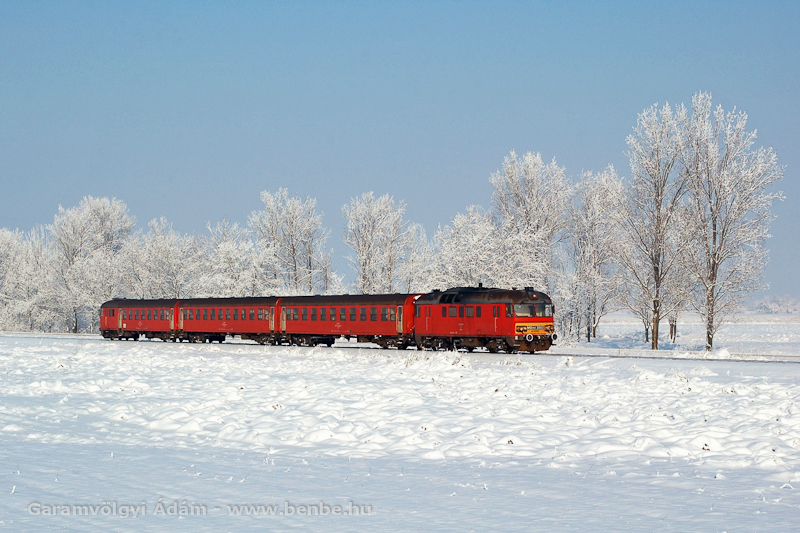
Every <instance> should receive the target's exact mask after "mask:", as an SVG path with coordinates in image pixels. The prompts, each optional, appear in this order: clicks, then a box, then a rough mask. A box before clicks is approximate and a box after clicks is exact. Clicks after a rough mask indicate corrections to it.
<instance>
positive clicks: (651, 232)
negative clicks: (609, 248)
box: [617, 104, 686, 350]
mask: <svg viewBox="0 0 800 533" xmlns="http://www.w3.org/2000/svg"><path fill="white" fill-rule="evenodd" d="M685 115H686V110H685V108H684V107H683V106H681V107H678V108H677V109H676V110H675V111H673V110H672V108H671V107H670V106H669V104H665V105H664V106H663V107H661V108H660V109H659V108H658V106H657V105H653V106H651V107H649V108H648V109H645V110H644V111H643V112H642V113H640V114H639V117H638V120H637V124H636V128H635V129H634V133H633V134H632V135H629V136H628V138H627V143H628V149H629V152H628V157H629V159H630V165H631V173H632V177H631V181H630V182H629V184H628V187H627V190H626V194H625V200H624V201H623V202H621V203H620V204H619V208H618V210H617V216H618V221H619V223H620V225H621V227H622V232H621V237H622V239H621V243H620V244H621V246H620V254H619V258H620V261H621V262H622V264H623V265H624V266H625V269H626V279H627V288H628V292H629V298H628V307H629V308H630V309H631V311H633V312H634V313H636V314H637V315H638V316H639V317H640V318H641V319H642V320H643V321H645V322H648V321H649V323H650V325H651V330H652V341H651V347H652V348H653V349H654V350H655V349H658V333H659V332H658V329H659V323H660V322H661V320H662V318H663V317H664V316H667V315H668V314H669V313H670V312H671V311H672V307H674V306H675V305H679V304H680V303H681V302H679V301H677V300H678V299H675V298H668V296H669V295H670V294H672V295H674V294H676V293H677V291H678V290H679V288H680V287H679V286H678V285H677V283H676V282H677V281H678V280H679V278H680V276H679V273H678V272H677V270H678V267H679V258H680V255H681V253H682V249H683V248H685V246H683V245H682V243H681V241H680V238H679V236H678V230H679V227H678V224H677V213H678V209H679V207H680V204H681V200H682V198H683V196H684V193H685V192H686V178H685V176H683V175H682V173H680V172H679V169H678V165H677V163H678V153H679V150H680V144H681V139H680V137H681V133H680V128H679V125H680V124H681V123H682V121H683V120H685ZM665 297H667V298H665ZM645 334H647V331H645Z"/></svg>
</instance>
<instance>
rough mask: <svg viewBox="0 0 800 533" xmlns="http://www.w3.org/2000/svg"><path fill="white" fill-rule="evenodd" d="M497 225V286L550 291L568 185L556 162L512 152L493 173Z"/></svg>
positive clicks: (562, 233) (562, 231) (564, 226)
mask: <svg viewBox="0 0 800 533" xmlns="http://www.w3.org/2000/svg"><path fill="white" fill-rule="evenodd" d="M490 182H491V184H492V186H493V187H494V193H493V195H492V206H493V212H494V216H495V224H496V226H497V228H498V230H499V234H500V235H502V236H503V237H504V242H503V244H502V250H503V254H502V255H500V256H498V257H499V258H502V259H503V262H504V264H503V266H502V268H500V269H499V270H500V272H502V273H505V278H504V279H497V280H496V282H497V283H498V284H499V285H501V286H518V287H523V286H534V287H538V288H542V289H544V290H546V291H550V292H552V288H553V287H554V285H555V280H554V272H556V270H557V265H556V262H555V258H554V251H555V249H556V247H557V245H558V244H559V243H560V242H561V241H562V240H563V239H564V237H565V234H566V229H567V217H566V212H567V210H566V207H567V205H568V202H569V199H570V196H571V194H572V186H571V184H570V183H569V182H568V181H567V179H566V177H565V175H564V168H563V167H559V166H558V164H557V163H556V161H555V159H554V160H553V161H551V162H550V163H549V164H544V162H543V161H542V157H541V155H540V154H538V153H536V154H534V153H531V152H528V153H526V154H525V155H523V156H522V158H519V157H517V155H516V153H514V151H512V152H511V153H510V154H509V155H508V156H507V157H506V158H505V160H504V161H503V169H502V170H501V171H499V172H495V173H494V174H492V176H491V178H490Z"/></svg>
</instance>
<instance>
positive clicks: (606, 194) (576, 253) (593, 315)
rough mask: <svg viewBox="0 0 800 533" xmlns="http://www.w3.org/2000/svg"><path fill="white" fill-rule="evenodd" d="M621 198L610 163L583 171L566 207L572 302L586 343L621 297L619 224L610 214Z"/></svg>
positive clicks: (615, 173)
mask: <svg viewBox="0 0 800 533" xmlns="http://www.w3.org/2000/svg"><path fill="white" fill-rule="evenodd" d="M621 201H622V182H621V181H620V179H619V178H618V177H617V172H616V171H615V170H614V167H612V166H609V167H608V168H606V169H605V170H603V171H602V172H600V173H598V174H593V173H591V172H585V173H584V174H583V175H582V176H581V181H580V183H579V184H578V186H577V188H576V194H575V201H574V202H573V203H572V205H571V206H570V208H569V220H570V229H569V239H568V243H569V244H568V246H567V249H568V251H569V252H568V253H569V256H570V260H571V263H572V265H574V272H575V279H576V283H577V292H578V293H579V294H574V295H573V296H572V300H571V301H573V302H576V304H577V305H576V307H577V309H576V310H575V312H576V313H577V314H579V315H580V316H582V322H583V325H584V327H585V330H586V340H587V342H590V341H591V338H592V337H596V336H597V326H598V324H599V323H600V319H601V318H602V317H603V316H604V315H606V314H608V313H609V312H611V311H613V310H614V309H615V308H616V305H617V304H618V303H619V299H620V297H621V296H622V294H621V289H622V279H621V278H622V276H621V273H620V267H619V264H618V262H617V251H618V250H617V249H618V242H619V227H618V225H617V224H616V223H615V222H614V216H613V214H614V211H615V209H616V208H617V207H618V206H619V204H620V203H621ZM562 290H563V289H562ZM562 311H564V309H563V308H562Z"/></svg>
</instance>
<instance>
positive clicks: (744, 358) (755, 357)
mask: <svg viewBox="0 0 800 533" xmlns="http://www.w3.org/2000/svg"><path fill="white" fill-rule="evenodd" d="M0 336H8V337H10V336H16V337H26V338H40V339H54V338H63V339H64V340H80V341H82V342H87V341H88V342H104V343H105V342H109V341H108V340H106V339H103V338H101V337H99V336H96V335H91V334H77V335H76V334H71V333H44V334H42V333H12V332H2V333H0ZM142 342H150V341H142ZM240 343H241V344H248V345H252V344H253V343H252V342H251V341H242V340H241V339H238V338H237V339H231V340H228V341H226V344H240ZM333 347H334V348H339V349H376V350H380V349H381V348H380V347H379V346H377V345H372V344H356V343H349V342H348V343H337V344H335V345H334V346H333ZM409 351H412V350H411V349H409ZM463 353H464V355H469V356H472V357H474V356H479V357H480V358H481V359H484V360H486V359H489V358H491V359H497V358H502V357H515V356H517V355H518V354H505V353H497V354H490V353H489V352H472V353H469V354H468V353H467V352H463ZM683 354H688V356H685V355H683ZM525 355H528V354H525ZM534 355H537V356H546V357H574V358H582V357H583V358H588V359H658V360H664V361H709V362H721V363H732V362H735V363H783V364H800V355H786V354H752V353H731V354H730V357H704V352H682V355H681V356H679V357H676V356H670V355H667V354H654V355H647V354H643V353H641V352H640V351H637V352H634V353H630V352H629V353H625V352H623V351H621V350H620V351H618V352H617V353H613V352H606V353H585V352H561V351H557V352H551V351H546V352H536V353H535V354H534Z"/></svg>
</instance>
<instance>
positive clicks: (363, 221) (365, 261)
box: [342, 192, 413, 294]
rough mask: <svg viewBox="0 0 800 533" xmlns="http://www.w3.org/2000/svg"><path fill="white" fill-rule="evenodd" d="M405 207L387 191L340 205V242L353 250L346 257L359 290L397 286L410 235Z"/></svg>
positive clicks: (375, 290)
mask: <svg viewBox="0 0 800 533" xmlns="http://www.w3.org/2000/svg"><path fill="white" fill-rule="evenodd" d="M405 209H406V206H405V204H404V203H403V202H399V203H397V202H395V200H394V198H392V197H391V196H389V195H388V194H384V195H383V196H381V197H379V198H375V195H374V194H373V193H372V192H368V193H365V194H362V195H361V196H360V197H358V198H353V199H351V200H350V203H349V204H347V205H345V206H343V207H342V214H343V215H344V218H345V227H344V242H345V244H347V246H349V247H350V248H351V249H352V250H353V252H354V255H351V256H349V257H348V259H349V260H350V262H351V264H352V265H353V270H355V272H356V290H357V291H358V292H359V293H361V294H375V293H382V292H383V293H391V292H395V291H396V290H397V289H398V288H399V287H400V285H401V281H402V280H401V276H402V274H403V270H402V267H403V263H404V262H405V260H406V258H407V256H408V252H409V246H410V244H411V239H412V237H413V233H412V231H411V228H410V226H409V224H408V222H406V221H405V219H404V218H403V215H404V213H405Z"/></svg>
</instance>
